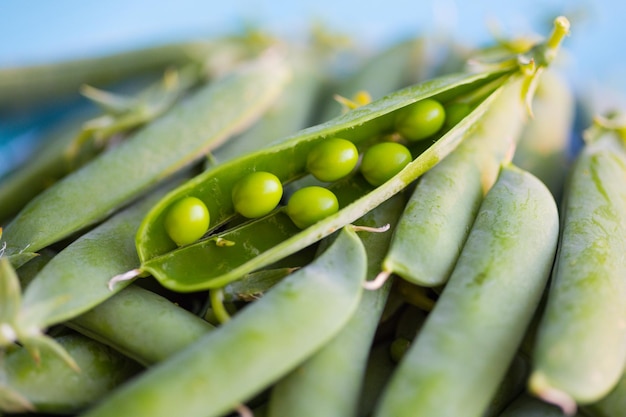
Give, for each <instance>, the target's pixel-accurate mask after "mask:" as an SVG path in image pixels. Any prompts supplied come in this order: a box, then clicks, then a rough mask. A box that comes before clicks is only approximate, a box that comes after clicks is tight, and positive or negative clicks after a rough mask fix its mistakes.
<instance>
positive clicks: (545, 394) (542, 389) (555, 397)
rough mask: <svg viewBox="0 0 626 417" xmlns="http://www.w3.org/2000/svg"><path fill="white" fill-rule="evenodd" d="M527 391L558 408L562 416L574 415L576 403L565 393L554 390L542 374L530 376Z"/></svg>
mask: <svg viewBox="0 0 626 417" xmlns="http://www.w3.org/2000/svg"><path fill="white" fill-rule="evenodd" d="M528 389H529V390H530V392H531V393H532V394H533V395H535V396H537V397H538V398H540V399H541V400H543V401H545V402H547V403H550V404H554V405H556V406H557V407H559V408H560V409H561V411H563V414H565V415H567V416H573V415H575V414H576V410H577V405H576V401H575V400H574V399H573V398H572V397H571V396H570V395H569V394H567V393H566V392H564V391H561V390H559V389H557V388H554V387H553V386H552V385H551V384H550V382H548V378H547V377H546V376H545V375H544V374H543V373H541V372H538V371H535V372H533V373H532V374H531V375H530V378H529V380H528Z"/></svg>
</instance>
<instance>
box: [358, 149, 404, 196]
mask: <svg viewBox="0 0 626 417" xmlns="http://www.w3.org/2000/svg"><path fill="white" fill-rule="evenodd" d="M412 160H413V157H412V156H411V151H409V149H408V148H407V147H406V146H404V145H402V144H400V143H396V142H381V143H377V144H376V145H373V146H371V147H369V148H367V150H366V151H365V153H364V154H363V160H362V161H361V167H360V170H361V174H362V175H363V176H364V177H365V179H366V180H367V182H369V183H370V184H372V185H374V186H378V185H382V184H384V183H385V182H387V181H388V180H389V179H391V178H392V177H393V176H394V175H396V174H397V173H398V172H400V171H402V169H404V167H405V166H407V165H408V164H409V162H411V161H412Z"/></svg>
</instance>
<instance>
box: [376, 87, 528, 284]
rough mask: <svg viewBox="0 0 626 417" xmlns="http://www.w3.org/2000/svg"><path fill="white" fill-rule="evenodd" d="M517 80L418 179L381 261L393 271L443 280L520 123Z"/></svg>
mask: <svg viewBox="0 0 626 417" xmlns="http://www.w3.org/2000/svg"><path fill="white" fill-rule="evenodd" d="M523 112H524V103H523V101H522V98H521V80H518V81H516V82H513V83H511V84H509V85H508V86H507V87H506V88H504V89H503V90H502V91H501V92H500V93H499V96H498V97H497V98H496V100H495V101H494V103H493V105H492V106H491V107H490V108H489V110H488V111H487V113H485V115H484V116H483V118H482V119H481V120H480V121H479V123H478V125H477V126H476V128H475V129H474V131H473V132H472V133H471V134H470V135H469V136H468V137H467V138H466V139H465V140H464V141H463V142H462V143H461V144H460V145H459V146H458V148H456V149H455V150H454V151H453V152H452V153H451V154H450V155H448V156H447V157H446V158H444V159H443V160H442V161H441V162H440V163H439V164H437V165H436V166H435V167H433V169H431V170H430V171H428V172H426V173H425V174H424V175H423V176H422V177H421V178H420V180H419V181H418V183H417V185H416V187H415V190H414V191H413V192H412V195H411V198H410V199H409V201H408V203H407V206H406V208H405V210H404V213H403V215H402V218H401V220H400V222H399V224H398V227H397V228H396V229H395V231H394V238H393V241H392V244H391V247H390V249H389V251H388V252H387V255H386V256H385V259H384V261H383V262H382V271H383V272H382V274H381V276H380V277H381V278H382V277H384V276H386V275H388V274H391V273H395V274H398V275H400V276H401V277H402V278H403V279H405V280H407V281H409V282H412V283H415V284H418V285H421V286H427V287H433V286H438V285H442V284H444V283H445V282H446V280H447V279H448V277H449V275H450V273H451V272H452V269H453V268H454V264H455V262H456V259H457V258H458V256H459V253H460V252H461V249H462V248H463V244H464V242H465V239H466V238H467V235H468V233H469V231H470V229H471V225H472V223H473V222H474V218H475V217H476V213H477V212H478V208H479V206H480V203H481V201H482V199H483V197H484V195H485V193H487V191H488V190H489V189H490V188H491V186H492V185H493V183H494V182H495V180H496V178H497V175H498V168H499V166H500V164H501V162H502V161H503V160H504V158H505V156H506V155H507V154H508V153H510V151H511V149H512V147H513V146H514V144H515V142H516V141H517V139H518V138H519V135H520V133H521V129H522V127H523V125H524V122H525V115H524V114H523Z"/></svg>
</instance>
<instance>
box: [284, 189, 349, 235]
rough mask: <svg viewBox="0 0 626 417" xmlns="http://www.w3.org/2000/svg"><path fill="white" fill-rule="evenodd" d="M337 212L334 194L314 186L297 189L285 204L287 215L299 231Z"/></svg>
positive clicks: (337, 207) (337, 205)
mask: <svg viewBox="0 0 626 417" xmlns="http://www.w3.org/2000/svg"><path fill="white" fill-rule="evenodd" d="M338 210H339V202H338V201H337V197H336V196H335V194H333V192H332V191H330V190H329V189H327V188H324V187H319V186H316V185H313V186H310V187H304V188H301V189H299V190H298V191H296V192H295V193H293V195H292V196H291V198H290V199H289V202H288V203H287V215H288V216H289V218H290V219H291V220H292V221H293V222H294V223H295V225H296V226H298V227H299V228H300V229H305V228H307V227H309V226H311V225H312V224H315V223H317V222H318V221H320V220H322V219H324V218H325V217H328V216H330V215H331V214H334V213H336V212H337V211H338Z"/></svg>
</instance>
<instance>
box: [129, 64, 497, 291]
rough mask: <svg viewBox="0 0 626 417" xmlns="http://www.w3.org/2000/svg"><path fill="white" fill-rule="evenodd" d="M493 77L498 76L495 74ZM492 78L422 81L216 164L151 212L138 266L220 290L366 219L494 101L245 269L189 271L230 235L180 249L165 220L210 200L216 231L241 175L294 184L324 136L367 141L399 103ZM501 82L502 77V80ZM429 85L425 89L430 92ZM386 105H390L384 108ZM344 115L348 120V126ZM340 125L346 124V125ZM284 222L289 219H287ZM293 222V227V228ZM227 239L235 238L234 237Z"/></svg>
mask: <svg viewBox="0 0 626 417" xmlns="http://www.w3.org/2000/svg"><path fill="white" fill-rule="evenodd" d="M498 75H500V74H498ZM495 76H496V77H497V75H495ZM491 77H494V74H491V76H487V77H486V78H487V80H485V75H484V74H483V75H480V76H456V77H453V78H446V79H439V80H435V81H431V82H430V83H427V84H426V85H424V86H419V87H416V88H413V89H409V90H405V91H401V92H400V93H399V94H396V95H392V96H388V97H387V98H386V99H383V101H382V102H381V103H378V102H374V103H372V104H371V105H367V106H363V107H361V108H359V109H356V110H353V111H352V112H350V113H346V115H345V116H343V117H340V118H338V119H334V120H333V121H331V122H328V123H327V124H323V125H318V126H316V127H314V128H310V129H305V130H304V131H303V132H302V133H301V134H299V135H296V136H295V137H293V138H292V139H290V140H285V141H281V143H279V144H278V145H276V146H273V147H268V148H265V149H263V150H261V151H258V152H253V153H250V154H248V155H245V156H243V157H241V158H238V159H235V160H232V161H231V162H228V163H225V164H222V165H219V166H218V167H216V168H215V169H212V170H210V171H207V172H205V173H203V174H201V175H199V176H197V177H195V178H193V179H192V180H190V181H188V182H187V183H185V184H184V185H182V186H181V187H179V188H178V189H176V190H174V191H173V192H172V193H170V194H169V195H168V196H166V197H165V198H164V199H163V200H161V201H160V202H159V203H158V204H157V205H155V207H154V209H153V210H152V211H151V213H150V214H148V216H146V218H145V220H144V222H143V223H142V226H141V228H140V230H139V231H138V233H137V240H136V241H137V251H138V253H139V256H140V259H141V266H140V267H139V268H138V271H140V272H143V273H150V274H152V275H153V276H154V277H155V278H157V279H158V280H160V281H161V283H162V284H163V285H165V286H166V287H168V288H172V289H176V290H178V291H191V290H201V289H203V288H216V287H221V286H223V285H225V284H227V283H228V282H230V281H232V280H234V279H238V278H239V277H240V276H242V275H243V274H245V273H248V272H251V271H252V270H255V269H258V268H261V267H264V266H267V265H269V264H270V263H272V262H276V261H277V260H279V259H281V258H282V257H284V256H287V255H289V254H291V253H294V252H296V251H299V250H301V249H303V248H305V247H307V246H310V245H311V244H313V243H315V242H317V241H319V240H320V239H322V238H323V237H325V236H327V235H329V234H330V233H332V232H333V231H334V230H337V229H338V228H340V227H342V226H343V225H345V224H348V223H350V222H352V221H354V220H356V219H358V218H360V217H362V216H363V215H364V214H365V213H367V212H368V211H370V210H371V209H373V208H374V207H376V206H378V205H379V204H381V203H382V202H383V201H385V200H386V199H388V198H390V197H391V196H393V195H394V194H396V193H398V192H399V191H401V190H402V189H403V188H405V187H406V186H407V185H408V184H409V183H410V182H411V181H412V180H413V179H415V178H416V177H417V176H419V175H420V174H421V173H423V172H424V171H426V170H427V169H429V168H430V167H432V166H433V165H434V164H435V163H436V162H438V160H439V159H440V158H441V157H442V156H443V155H442V154H445V153H447V152H449V151H451V148H453V147H454V146H456V144H457V143H458V142H459V141H460V140H461V139H462V137H463V135H464V133H465V130H464V129H465V128H467V127H468V126H469V125H470V124H471V123H473V122H474V121H475V120H476V119H477V118H478V117H479V116H480V115H481V114H482V112H483V111H484V110H485V108H486V107H487V106H488V103H487V102H484V103H483V106H479V107H478V108H477V109H476V111H475V112H474V113H473V114H472V116H471V117H468V118H467V119H465V120H464V121H463V123H462V125H461V126H459V127H458V128H457V129H453V130H452V131H450V133H449V134H448V135H446V136H444V137H443V138H442V139H441V140H440V141H439V142H437V143H436V144H435V145H433V147H431V148H430V149H429V150H428V151H426V152H425V153H423V154H421V155H420V156H419V157H418V158H416V159H415V160H414V161H413V162H412V163H411V164H410V165H409V166H408V167H407V168H406V169H405V170H404V171H402V172H401V173H399V174H398V175H397V176H396V177H395V178H394V179H392V180H391V181H389V182H387V183H386V184H385V185H383V186H381V187H378V188H377V189H374V190H373V191H372V192H370V193H368V194H366V195H365V196H362V197H361V198H360V199H357V200H356V201H354V203H351V204H349V205H347V206H346V207H344V208H343V209H342V210H340V211H339V212H338V213H337V214H335V215H331V216H329V217H327V218H326V219H325V220H323V221H320V222H319V223H317V224H315V225H313V226H311V227H309V228H307V229H305V230H303V231H298V232H297V233H294V234H292V232H291V231H289V230H288V229H289V226H285V227H286V228H287V229H285V230H286V232H287V233H286V234H285V235H284V236H283V237H281V236H275V237H277V238H278V240H277V241H275V242H271V243H268V245H269V247H270V249H269V250H266V251H265V252H263V253H259V254H258V255H257V256H256V257H255V258H254V259H253V260H252V262H244V263H242V264H241V265H239V266H237V265H235V266H233V265H232V264H231V263H229V267H228V269H227V270H226V271H224V272H223V273H222V272H221V271H219V270H215V269H213V270H208V272H209V274H210V275H208V274H206V272H207V270H206V269H203V273H202V274H195V275H191V274H189V271H188V268H186V267H185V262H183V261H182V260H183V259H185V258H186V257H188V256H194V255H192V253H193V252H202V251H203V250H205V248H206V247H209V246H211V247H214V246H215V243H213V241H214V240H215V239H220V238H221V236H222V235H224V234H220V235H216V236H213V237H212V238H210V239H208V240H200V241H199V242H197V243H194V244H191V245H189V246H184V247H181V248H179V249H176V244H175V243H174V242H173V241H172V240H171V239H170V238H169V236H168V235H167V232H166V230H165V228H164V224H163V219H164V216H165V215H166V213H167V210H168V208H169V207H170V205H171V204H172V203H173V202H175V201H177V200H178V199H180V198H181V197H183V196H193V197H196V198H199V199H200V200H202V201H204V203H205V204H206V206H207V208H208V210H209V212H210V213H211V225H210V229H209V233H211V231H212V230H215V228H217V227H219V226H221V225H223V224H224V223H226V222H227V221H228V220H230V219H233V218H234V209H233V205H232V200H231V198H230V195H231V190H232V187H233V186H234V184H235V183H236V182H237V181H238V180H239V178H241V176H242V175H244V174H246V173H248V172H252V171H268V172H271V173H272V174H274V175H276V176H277V177H278V178H279V179H280V180H281V181H282V182H288V181H292V180H294V179H295V178H298V177H299V176H302V175H303V173H304V166H305V160H306V154H307V152H308V150H309V149H310V148H311V147H312V146H313V145H315V144H316V143H317V142H318V141H319V140H320V139H322V138H324V137H327V136H332V135H339V134H341V135H343V136H344V137H345V136H346V135H349V136H350V138H352V139H355V138H357V139H360V140H361V141H362V140H365V139H367V138H369V137H370V136H371V135H372V133H373V132H371V131H370V128H369V127H368V123H366V121H367V120H371V118H372V117H375V116H378V117H376V119H375V121H376V125H378V126H380V125H383V122H385V120H386V123H390V122H391V118H392V113H390V112H391V110H390V109H394V108H395V107H401V106H402V105H404V104H406V102H407V101H408V102H412V101H414V100H418V99H419V98H420V97H421V95H422V94H432V93H433V90H434V91H435V92H439V93H440V94H444V95H445V94H446V93H447V94H450V91H449V90H448V88H447V87H448V85H449V83H450V81H451V80H453V79H454V80H457V81H458V80H459V79H460V80H463V81H458V84H456V83H455V86H456V89H454V90H456V91H458V90H459V89H461V90H465V89H467V88H471V87H474V88H475V83H477V82H478V83H481V82H485V81H492V80H491ZM498 80H500V79H499V78H498ZM502 81H504V80H502ZM424 90H426V91H427V92H426V93H424V92H423V91H424ZM456 91H455V92H456ZM381 108H382V109H384V110H380V109H381ZM345 119H347V120H348V121H349V122H350V123H349V124H348V123H346V121H345ZM363 119H365V120H363ZM338 126H341V128H339V127H338ZM320 131H321V132H320ZM356 135H359V136H356ZM281 224H285V223H284V222H281ZM259 226H261V224H259ZM290 227H291V228H295V225H292V226H290ZM275 229H276V232H281V233H282V232H283V230H280V229H278V228H275ZM232 233H237V229H234V230H233V232H232ZM268 237H270V236H268ZM226 240H230V241H234V242H236V239H226ZM196 258H197V257H196ZM202 259H204V258H197V261H200V262H202ZM178 265H180V266H178ZM162 267H167V269H168V271H167V274H163V273H161V272H162V271H163V269H162ZM180 268H182V269H184V270H185V273H184V275H181V272H182V269H180ZM179 269H180V272H179ZM212 275H213V276H212Z"/></svg>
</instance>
